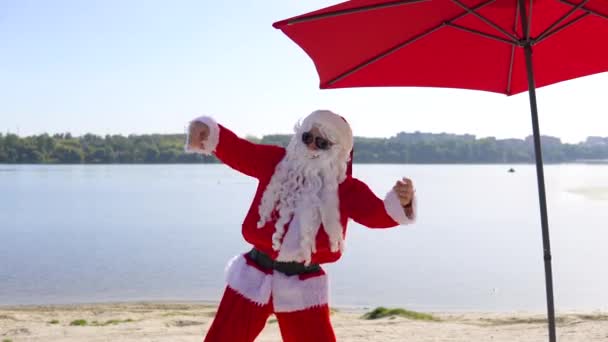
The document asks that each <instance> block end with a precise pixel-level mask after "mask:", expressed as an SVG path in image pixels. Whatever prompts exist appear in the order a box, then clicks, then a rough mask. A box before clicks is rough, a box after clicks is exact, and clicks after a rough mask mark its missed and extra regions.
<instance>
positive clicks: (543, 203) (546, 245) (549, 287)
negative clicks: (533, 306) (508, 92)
mask: <svg viewBox="0 0 608 342" xmlns="http://www.w3.org/2000/svg"><path fill="white" fill-rule="evenodd" d="M524 54H525V57H526V69H527V72H528V94H529V95H530V111H531V113H532V131H533V132H534V156H535V159H536V178H537V184H538V199H539V201H540V221H541V226H542V234H543V251H544V253H543V256H544V260H545V285H546V291H547V317H548V321H549V341H550V342H555V341H556V337H555V308H554V306H553V275H552V270H551V245H550V242H549V220H548V218H547V198H546V195H545V174H544V171H543V156H542V150H541V142H540V129H539V124H538V108H537V106H536V84H535V82H534V71H533V70H534V69H533V68H532V45H531V44H530V42H527V43H525V45H524Z"/></svg>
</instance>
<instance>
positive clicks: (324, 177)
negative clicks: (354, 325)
mask: <svg viewBox="0 0 608 342" xmlns="http://www.w3.org/2000/svg"><path fill="white" fill-rule="evenodd" d="M298 138H299V135H298V134H296V136H294V138H293V139H292V140H291V142H290V143H289V146H288V147H287V154H286V155H285V157H284V158H283V160H281V162H280V163H279V164H278V165H277V167H276V170H275V173H274V175H273V176H272V178H271V180H270V183H269V184H268V187H267V188H266V190H265V191H264V194H263V196H262V201H261V203H260V207H259V214H260V221H259V222H258V228H261V227H263V226H264V225H265V224H266V222H269V221H272V219H274V218H276V223H275V232H274V234H273V235H272V248H273V249H274V250H275V251H281V246H282V245H283V244H285V249H288V250H289V253H280V256H281V259H286V260H280V261H298V262H304V263H306V264H309V263H310V261H311V255H312V253H315V252H316V236H317V233H318V231H319V229H320V226H321V224H323V228H324V230H325V232H326V233H327V235H328V236H329V245H330V249H331V251H332V252H338V251H342V250H343V246H344V237H343V227H342V224H341V223H340V209H339V198H338V184H339V183H341V182H342V181H343V180H344V179H345V177H346V163H347V161H346V160H339V159H340V158H339V157H338V153H339V152H338V151H337V150H336V149H329V150H326V151H311V150H309V149H308V148H307V147H306V146H305V145H304V144H303V143H301V142H300V141H299V139H298ZM275 210H276V212H275ZM277 213H278V215H277ZM290 222H291V223H290ZM286 224H289V229H290V233H288V234H287V236H285V241H283V236H284V235H285V225H286ZM292 229H295V230H294V231H293V232H291V230H292Z"/></svg>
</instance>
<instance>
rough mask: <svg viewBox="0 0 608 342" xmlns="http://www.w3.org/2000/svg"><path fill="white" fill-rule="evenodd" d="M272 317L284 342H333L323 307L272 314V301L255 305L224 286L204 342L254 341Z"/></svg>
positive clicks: (329, 324) (327, 314)
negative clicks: (271, 316)
mask: <svg viewBox="0 0 608 342" xmlns="http://www.w3.org/2000/svg"><path fill="white" fill-rule="evenodd" d="M272 313H274V314H275V316H276V317H277V320H278V323H279V328H280V330H281V336H282V337H283V341H284V342H335V341H336V336H335V335H334V331H333V329H332V327H331V323H330V320H329V307H328V306H327V304H325V305H322V306H315V307H312V308H307V309H304V310H301V311H294V312H275V311H274V308H273V304H272V300H271V301H270V302H269V303H268V304H265V305H259V304H257V303H254V302H252V301H250V300H248V299H247V298H245V297H243V296H242V295H240V294H239V293H237V292H236V291H234V290H233V289H231V288H230V287H228V286H227V287H226V290H225V292H224V296H223V297H222V301H221V303H220V306H219V309H218V311H217V314H216V316H215V319H214V321H213V323H212V325H211V327H210V328H209V331H208V332H207V336H206V337H205V342H251V341H254V340H255V338H256V337H257V336H258V334H259V333H260V332H261V331H262V329H263V328H264V326H265V325H266V321H267V320H268V317H269V316H270V314H272Z"/></svg>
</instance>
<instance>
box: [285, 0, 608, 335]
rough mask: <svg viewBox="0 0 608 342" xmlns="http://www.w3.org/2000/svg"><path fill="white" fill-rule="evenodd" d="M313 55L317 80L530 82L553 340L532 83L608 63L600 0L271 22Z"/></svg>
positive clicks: (346, 12)
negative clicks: (317, 75)
mask: <svg viewBox="0 0 608 342" xmlns="http://www.w3.org/2000/svg"><path fill="white" fill-rule="evenodd" d="M273 26H274V27H275V28H278V29H280V30H282V31H283V32H284V33H285V34H286V35H287V36H289V37H290V38H291V39H292V40H293V41H294V42H295V43H297V44H298V45H299V46H300V47H301V48H302V49H304V51H306V53H307V54H308V55H309V56H310V57H311V59H312V60H313V62H314V63H315V66H316V68H317V72H318V74H319V78H320V87H321V88H348V87H387V86H414V87H446V88H463V89H472V90H484V91H489V92H495V93H502V94H506V95H513V94H517V93H521V92H524V91H526V90H528V93H529V96H530V109H531V114H532V129H533V135H534V152H535V160H536V174H537V184H538V196H539V203H540V218H541V228H542V237H543V258H544V264H545V287H546V293H547V316H548V323H549V324H548V327H549V340H550V341H552V342H553V341H556V334H555V309H554V304H553V276H552V269H551V246H550V239H549V222H548V215H547V204H546V195H545V180H544V170H543V162H542V149H541V139H540V128H539V122H538V110H537V104H536V87H542V86H546V85H549V84H553V83H557V82H561V81H566V80H569V79H573V78H577V77H582V76H586V75H591V74H595V73H600V72H605V71H608V43H607V38H606V37H608V1H607V0H352V1H347V2H344V3H341V4H337V5H335V6H331V7H327V8H324V9H321V10H318V11H314V12H311V13H307V14H304V15H300V16H297V17H293V18H291V19H286V20H282V21H279V22H276V23H275V24H274V25H273Z"/></svg>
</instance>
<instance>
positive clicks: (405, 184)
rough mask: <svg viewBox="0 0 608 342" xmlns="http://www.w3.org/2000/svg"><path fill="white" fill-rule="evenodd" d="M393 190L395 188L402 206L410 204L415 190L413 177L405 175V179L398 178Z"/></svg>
mask: <svg viewBox="0 0 608 342" xmlns="http://www.w3.org/2000/svg"><path fill="white" fill-rule="evenodd" d="M393 190H395V193H396V194H397V197H398V198H399V202H400V203H401V206H403V207H405V206H408V205H410V203H411V202H412V199H413V198H414V192H415V190H414V183H413V182H412V180H411V179H409V178H405V177H403V179H401V180H398V181H397V182H396V183H395V186H393Z"/></svg>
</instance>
